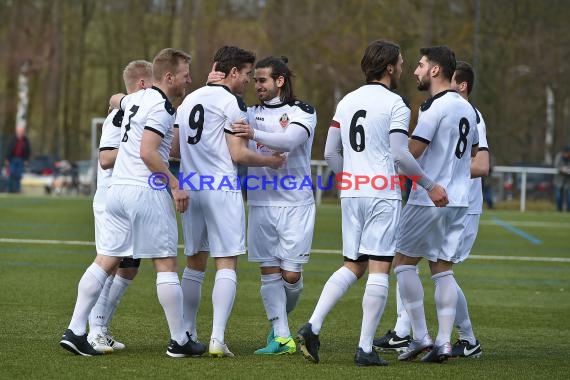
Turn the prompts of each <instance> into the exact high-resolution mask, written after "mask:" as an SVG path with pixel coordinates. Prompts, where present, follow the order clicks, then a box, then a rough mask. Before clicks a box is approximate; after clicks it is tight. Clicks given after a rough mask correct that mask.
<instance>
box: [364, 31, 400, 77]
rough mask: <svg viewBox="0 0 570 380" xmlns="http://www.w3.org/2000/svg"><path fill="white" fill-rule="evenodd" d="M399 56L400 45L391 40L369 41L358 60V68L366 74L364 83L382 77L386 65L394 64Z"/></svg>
mask: <svg viewBox="0 0 570 380" xmlns="http://www.w3.org/2000/svg"><path fill="white" fill-rule="evenodd" d="M399 56H400V46H399V45H398V44H396V43H394V42H391V41H385V40H376V41H373V42H371V43H370V44H369V45H368V47H367V48H366V50H365V51H364V56H363V57H362V60H361V61H360V68H361V69H362V72H363V73H364V76H366V83H370V82H372V81H373V80H378V79H380V78H382V75H384V72H385V71H386V68H387V67H388V65H396V64H397V63H398V57H399Z"/></svg>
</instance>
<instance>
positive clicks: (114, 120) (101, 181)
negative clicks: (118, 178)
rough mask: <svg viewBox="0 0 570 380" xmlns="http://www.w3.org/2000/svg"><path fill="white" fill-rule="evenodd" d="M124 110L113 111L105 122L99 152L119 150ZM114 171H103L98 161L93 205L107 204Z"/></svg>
mask: <svg viewBox="0 0 570 380" xmlns="http://www.w3.org/2000/svg"><path fill="white" fill-rule="evenodd" d="M123 115H124V112H123V110H112V111H111V112H110V113H109V115H107V117H106V118H105V121H104V122H103V127H102V128H101V140H99V152H101V151H104V150H112V149H119V145H120V143H121V123H122V121H123ZM112 174H113V169H112V168H111V169H103V168H102V167H101V164H100V163H99V161H97V191H96V192H95V196H94V197H93V203H103V204H104V202H105V194H106V192H107V188H108V187H109V185H110V184H111V175H112Z"/></svg>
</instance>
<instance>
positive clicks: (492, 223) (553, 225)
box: [479, 220, 570, 228]
mask: <svg viewBox="0 0 570 380" xmlns="http://www.w3.org/2000/svg"><path fill="white" fill-rule="evenodd" d="M503 222H505V223H508V224H510V225H511V226H515V227H535V228H570V223H562V222H525V221H516V220H503ZM479 225H482V226H496V225H497V223H496V222H495V221H494V220H481V221H480V222H479Z"/></svg>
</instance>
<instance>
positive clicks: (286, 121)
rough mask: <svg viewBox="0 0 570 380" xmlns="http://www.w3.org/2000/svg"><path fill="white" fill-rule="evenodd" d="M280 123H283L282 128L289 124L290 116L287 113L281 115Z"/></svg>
mask: <svg viewBox="0 0 570 380" xmlns="http://www.w3.org/2000/svg"><path fill="white" fill-rule="evenodd" d="M279 124H280V125H281V128H285V127H287V125H289V116H288V115H287V114H286V113H284V114H283V115H281V117H280V118H279Z"/></svg>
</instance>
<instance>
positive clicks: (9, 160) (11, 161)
mask: <svg viewBox="0 0 570 380" xmlns="http://www.w3.org/2000/svg"><path fill="white" fill-rule="evenodd" d="M6 152H7V154H6V161H5V164H6V166H7V167H9V169H10V177H9V181H8V191H9V192H10V193H19V192H20V191H21V188H20V182H21V181H22V174H23V173H24V165H25V164H27V162H28V159H29V158H30V152H31V149H30V141H29V140H28V138H27V137H26V129H25V128H22V127H18V128H16V134H15V135H14V136H12V138H11V139H10V141H9V142H8V147H7V149H6Z"/></svg>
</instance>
